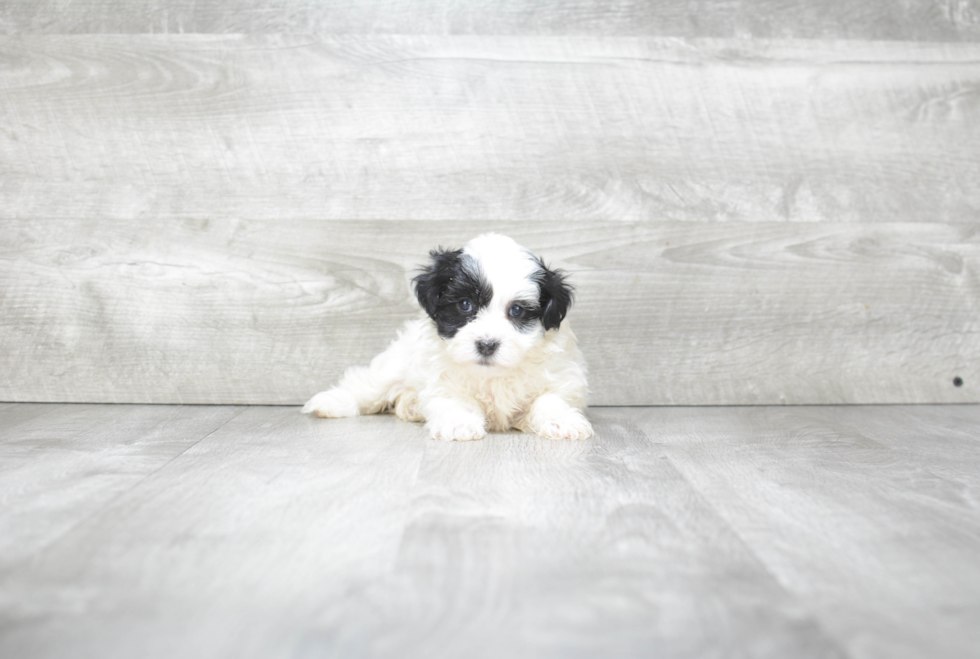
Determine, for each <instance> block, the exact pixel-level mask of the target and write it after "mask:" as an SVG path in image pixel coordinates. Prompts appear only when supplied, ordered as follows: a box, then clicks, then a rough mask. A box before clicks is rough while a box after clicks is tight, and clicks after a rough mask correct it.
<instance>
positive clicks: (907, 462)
mask: <svg viewBox="0 0 980 659" xmlns="http://www.w3.org/2000/svg"><path fill="white" fill-rule="evenodd" d="M977 413H978V408H977V407H969V408H964V409H962V410H960V409H956V408H935V409H926V410H924V411H923V412H920V411H919V410H910V409H908V408H898V409H896V408H890V407H882V408H859V409H843V410H841V409H837V408H819V409H816V410H814V409H808V408H783V409H774V408H743V409H727V410H724V409H697V410H694V409H667V408H664V409H659V410H621V411H616V412H612V411H597V412H596V414H598V416H599V418H604V417H606V416H607V415H609V416H612V417H613V418H622V417H624V416H625V418H627V419H633V420H635V422H636V423H637V424H638V425H639V427H640V428H642V429H643V430H644V432H646V433H648V434H650V435H652V436H656V437H657V439H658V441H659V442H660V443H661V445H662V446H663V450H664V452H665V454H666V455H667V458H668V459H669V462H670V464H671V465H673V466H674V467H676V468H677V470H678V471H679V472H680V473H682V474H684V476H685V477H686V478H687V479H688V480H689V482H690V483H691V484H692V485H693V487H694V488H695V489H696V490H697V492H698V493H699V494H700V495H702V496H703V497H704V498H705V500H706V501H707V502H709V504H710V505H711V506H712V507H714V508H715V509H716V510H717V511H718V512H719V513H720V514H721V516H722V517H723V518H724V519H725V520H726V521H727V522H728V523H729V524H730V525H731V526H732V528H733V529H734V530H735V531H736V533H738V535H739V537H740V538H741V539H742V540H743V541H744V542H745V543H746V545H747V546H749V547H751V548H752V550H753V552H755V553H756V554H757V555H758V556H759V557H760V559H761V560H762V561H763V562H764V563H765V564H766V566H767V567H768V568H769V569H770V570H771V572H772V574H773V575H774V576H775V578H776V579H777V580H778V581H779V583H780V584H782V585H783V586H784V587H785V588H787V589H788V590H789V591H790V592H793V593H795V594H797V596H799V597H800V598H802V599H803V600H804V601H807V602H812V603H813V605H814V611H815V612H816V614H817V616H818V619H819V620H820V622H821V625H822V626H823V628H824V629H826V630H827V631H828V632H829V633H830V634H831V635H832V636H833V637H835V638H837V639H840V640H841V641H842V642H843V643H844V645H845V647H846V648H847V649H848V651H849V654H851V656H864V657H921V656H927V655H928V656H947V657H958V656H969V655H970V654H972V653H973V652H974V650H975V648H976V647H977V646H978V643H980V633H978V630H977V627H976V625H975V624H973V621H974V620H975V619H976V614H977V611H978V610H980V600H978V597H977V593H978V592H980V568H978V565H977V563H976V561H975V560H974V558H973V557H974V556H975V555H976V551H977V542H978V540H980V516H978V507H977V499H976V497H975V496H973V494H975V490H974V489H973V488H975V486H976V480H975V479H972V483H969V484H970V489H966V488H965V487H964V485H966V483H964V482H963V480H962V478H960V477H953V478H950V477H949V474H948V473H946V474H944V473H942V472H936V471H934V470H933V469H932V468H931V465H930V462H931V463H933V464H935V461H936V459H937V458H938V459H940V460H941V459H942V458H941V457H940V456H938V455H937V453H940V452H943V451H948V450H949V449H951V448H953V446H952V445H951V444H946V445H945V446H937V445H936V444H934V443H933V442H932V436H936V435H939V436H941V435H954V436H960V437H962V438H963V440H965V441H960V442H958V444H957V445H956V447H955V449H954V450H953V451H951V452H950V453H949V454H948V455H947V456H946V457H948V458H950V459H952V460H956V461H959V462H960V463H961V464H962V466H963V468H964V471H972V472H973V473H976V472H977V467H978V466H980V437H978V435H977V432H976V429H977V427H978V425H977V422H978V421H980V418H978V416H977ZM840 418H844V419H847V421H846V422H844V423H841V422H840V421H839V419H840ZM910 420H912V421H913V423H912V425H911V426H910V425H906V424H907V423H908V422H909V421H910ZM855 423H857V424H858V425H859V426H869V425H870V426H874V427H876V428H877V432H876V433H875V434H874V435H873V436H869V435H867V434H865V433H863V432H855V431H854V430H853V428H854V425H855ZM926 427H928V428H929V430H928V431H927V432H926V433H923V432H922V431H923V429H924V428H926ZM967 438H968V439H967ZM879 439H882V440H884V441H879ZM925 455H932V456H936V457H935V458H932V459H927V461H926V462H925V463H924V462H923V459H922V458H921V457H920V456H925ZM971 492H972V494H971ZM857 593H860V596H855V594H857Z"/></svg>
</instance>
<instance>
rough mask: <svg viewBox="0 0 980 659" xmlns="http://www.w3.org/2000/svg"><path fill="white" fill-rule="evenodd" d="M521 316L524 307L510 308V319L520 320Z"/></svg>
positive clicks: (516, 305) (515, 306) (517, 305)
mask: <svg viewBox="0 0 980 659" xmlns="http://www.w3.org/2000/svg"><path fill="white" fill-rule="evenodd" d="M523 315H524V307H522V306H521V305H519V304H515V305H514V306H512V307H511V308H510V317H511V318H520V317H521V316H523Z"/></svg>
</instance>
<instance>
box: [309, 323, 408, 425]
mask: <svg viewBox="0 0 980 659" xmlns="http://www.w3.org/2000/svg"><path fill="white" fill-rule="evenodd" d="M406 334H407V333H406ZM411 347H412V346H411V337H410V336H406V335H405V334H402V335H399V337H398V338H397V339H396V340H394V341H392V343H391V345H389V346H388V349H387V350H385V351H384V352H382V353H381V354H380V355H378V356H377V357H375V358H374V359H372V360H371V365H370V366H354V367H352V368H349V369H347V371H345V372H344V377H343V378H341V379H340V382H339V383H338V384H337V386H335V387H333V388H332V389H328V390H327V391H321V392H320V393H318V394H317V395H316V396H314V397H313V398H311V399H310V400H309V402H307V403H306V405H304V406H303V413H304V414H310V413H312V414H315V415H316V416H322V417H345V416H356V415H358V414H377V413H378V412H381V411H383V410H385V409H386V408H388V407H389V406H391V405H392V404H393V403H394V402H395V400H396V399H397V398H398V396H399V394H401V393H402V391H403V390H404V388H405V384H404V381H405V374H406V371H407V369H408V362H409V356H410V354H411Z"/></svg>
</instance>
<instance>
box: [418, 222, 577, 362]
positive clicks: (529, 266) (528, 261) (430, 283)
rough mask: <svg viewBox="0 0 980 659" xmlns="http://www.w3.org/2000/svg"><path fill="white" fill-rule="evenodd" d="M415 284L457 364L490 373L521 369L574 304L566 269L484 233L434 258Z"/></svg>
mask: <svg viewBox="0 0 980 659" xmlns="http://www.w3.org/2000/svg"><path fill="white" fill-rule="evenodd" d="M430 256H431V257H432V263H431V265H429V266H428V268H426V269H425V271H424V272H422V274H420V275H419V276H418V277H416V278H415V293H416V295H417V296H418V299H419V303H420V304H421V305H422V308H423V309H425V311H426V313H428V314H429V317H430V318H432V320H433V321H434V322H435V324H436V328H437V330H438V332H439V336H441V337H442V338H443V339H444V340H445V341H446V347H447V351H448V353H449V355H450V357H451V358H452V359H453V361H455V362H457V363H459V364H465V365H472V366H473V367H474V368H477V369H480V370H481V371H485V372H486V374H487V375H493V374H496V373H499V372H502V371H506V370H507V369H509V368H513V367H514V366H516V365H517V364H519V363H521V361H522V360H523V359H524V356H525V355H526V354H527V351H528V350H529V349H530V348H531V347H532V346H534V345H535V343H537V342H539V341H540V340H542V338H543V337H544V333H545V332H546V331H547V330H549V329H553V328H554V329H557V328H558V326H559V325H560V324H561V321H562V320H563V319H564V318H565V314H566V313H567V311H568V307H569V305H570V304H571V302H572V289H571V287H570V286H568V284H566V283H565V281H564V275H563V273H562V272H561V271H556V270H550V269H548V268H547V267H545V265H544V263H543V262H542V261H541V260H540V259H538V258H536V257H535V256H534V255H533V254H531V253H530V252H528V251H527V250H526V249H524V248H523V247H521V246H520V245H518V244H517V243H515V242H514V241H513V240H511V239H510V238H507V237H505V236H500V235H496V234H485V235H482V236H479V237H478V238H475V239H473V240H471V241H470V242H469V243H467V244H466V245H465V246H464V247H463V249H461V250H453V251H448V250H443V249H439V250H435V251H433V252H430Z"/></svg>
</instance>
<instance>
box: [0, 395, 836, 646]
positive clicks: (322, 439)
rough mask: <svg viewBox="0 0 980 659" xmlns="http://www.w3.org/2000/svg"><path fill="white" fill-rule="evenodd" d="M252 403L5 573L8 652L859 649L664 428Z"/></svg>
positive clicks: (2, 613) (611, 421) (1, 603)
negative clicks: (484, 426)
mask: <svg viewBox="0 0 980 659" xmlns="http://www.w3.org/2000/svg"><path fill="white" fill-rule="evenodd" d="M604 419H605V420H603V421H601V422H600V425H599V426H598V428H597V430H598V437H599V439H598V440H597V441H594V442H577V443H573V442H550V441H546V440H541V439H539V438H534V437H529V436H526V435H520V434H516V433H515V434H498V435H493V436H491V437H490V438H488V439H487V440H485V441H483V442H476V443H469V444H442V443H436V442H433V441H431V440H428V439H426V438H425V435H424V432H423V430H422V428H421V427H420V426H418V425H415V424H408V423H405V422H402V421H399V420H397V419H395V418H393V417H391V416H381V417H363V418H357V419H342V420H329V421H327V420H321V419H310V418H308V417H305V416H302V415H299V414H298V413H297V411H296V410H295V409H282V408H250V409H248V410H246V411H245V412H243V413H242V414H241V415H239V416H237V417H236V418H234V419H233V420H231V421H229V422H228V423H227V424H225V425H224V426H222V427H221V428H220V429H218V430H217V431H215V432H214V433H212V434H211V435H209V436H208V437H207V438H206V439H205V440H203V441H201V442H200V443H198V444H196V445H195V446H194V447H192V448H190V449H188V450H187V451H185V452H184V453H182V454H181V455H180V456H179V457H178V458H176V459H175V460H173V461H171V462H170V463H168V464H167V465H166V466H165V467H163V468H162V469H160V470H158V471H156V472H155V473H154V474H153V475H151V476H150V477H148V478H146V479H144V480H143V481H142V482H140V483H139V484H138V485H137V486H136V487H134V488H132V489H131V490H130V491H128V492H127V493H126V494H125V496H123V497H120V498H119V499H118V500H117V501H115V502H114V503H113V504H112V505H111V506H109V507H107V508H106V509H104V510H103V511H102V512H101V513H100V514H98V515H96V516H94V517H92V518H89V519H87V520H85V521H84V523H82V524H79V525H78V526H77V527H76V528H75V529H73V531H72V532H71V533H69V534H68V535H66V536H65V537H64V538H62V539H61V541H59V542H58V543H57V544H56V545H53V546H51V547H49V548H47V549H46V550H45V551H44V552H42V553H41V554H40V555H39V556H37V557H36V558H35V559H34V560H32V561H31V562H30V563H29V564H24V565H23V566H21V567H20V568H19V569H17V570H15V571H8V572H7V573H6V574H4V575H3V576H2V580H0V592H3V593H5V597H3V598H0V617H2V618H3V620H4V621H5V622H4V625H3V633H2V634H0V652H2V653H3V654H4V655H9V656H31V657H48V656H51V657H54V656H63V654H64V652H65V650H66V648H71V650H72V651H73V652H76V653H78V654H92V655H97V656H100V657H116V656H119V657H132V656H142V657H157V656H186V657H198V656H202V657H203V656H207V657H223V656H234V657H253V656H254V657H269V656H274V657H313V656H320V657H322V656H351V657H353V656H362V657H369V656H373V657H395V656H397V657H497V656H516V657H531V656H534V657H542V656H544V657H548V656H554V657H559V656H560V657H578V656H581V657H587V656H600V655H601V656H620V657H633V656H637V657H639V656H650V655H651V653H652V654H655V655H656V656H662V657H703V656H714V655H719V654H727V655H733V654H734V655H739V656H755V657H786V656H800V657H838V656H844V655H843V654H842V653H841V652H840V650H839V648H838V646H837V644H836V642H835V641H834V640H833V639H832V638H830V637H829V636H828V635H827V634H826V633H825V632H824V631H823V630H822V629H821V628H820V626H819V625H817V624H815V622H814V620H813V619H812V617H811V616H810V614H809V612H808V609H807V606H806V603H805V602H802V601H800V600H798V599H796V598H794V597H792V596H789V595H788V594H787V592H786V591H785V590H784V589H783V588H782V587H780V586H779V585H778V584H777V583H776V582H775V581H774V580H773V578H772V577H771V576H770V575H769V573H768V572H767V570H766V568H765V566H763V565H762V564H761V563H759V561H758V560H757V559H756V557H755V556H754V555H753V554H752V553H751V552H750V551H748V550H747V549H746V547H745V545H744V544H743V543H742V541H741V540H740V539H739V538H738V537H737V536H736V535H735V534H733V533H732V532H731V531H730V530H729V529H728V528H727V527H726V526H725V524H724V523H722V522H721V519H720V518H719V517H718V515H717V514H715V513H714V511H713V510H712V509H711V507H710V506H708V505H706V504H705V501H704V500H703V499H701V498H700V497H699V496H698V495H697V494H696V493H695V492H694V491H693V490H692V488H691V487H690V485H689V483H688V482H687V480H686V479H685V478H684V477H682V476H680V474H679V473H678V472H677V471H676V470H674V469H673V468H672V467H671V466H670V464H669V463H668V462H667V461H666V460H664V459H663V458H664V456H663V453H662V450H661V448H660V447H659V446H658V445H657V444H655V443H653V442H652V441H651V440H650V439H649V438H648V437H646V436H644V435H643V433H641V432H639V431H637V430H636V428H635V427H632V426H630V425H629V424H628V423H622V422H621V421H619V420H618V419H616V418H615V417H608V416H607V417H604Z"/></svg>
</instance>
